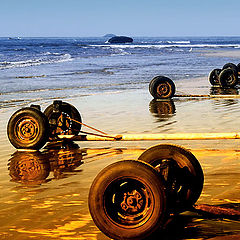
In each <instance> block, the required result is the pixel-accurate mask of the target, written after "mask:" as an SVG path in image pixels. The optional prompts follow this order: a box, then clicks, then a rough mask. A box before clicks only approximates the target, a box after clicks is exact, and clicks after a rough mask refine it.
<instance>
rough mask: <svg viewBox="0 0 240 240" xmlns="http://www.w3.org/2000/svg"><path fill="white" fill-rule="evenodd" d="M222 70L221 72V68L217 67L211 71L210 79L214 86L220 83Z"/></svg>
mask: <svg viewBox="0 0 240 240" xmlns="http://www.w3.org/2000/svg"><path fill="white" fill-rule="evenodd" d="M220 72H221V69H219V68H215V69H213V70H212V71H211V72H210V73H209V76H208V80H209V82H210V83H211V84H212V85H213V86H215V85H219V74H220Z"/></svg>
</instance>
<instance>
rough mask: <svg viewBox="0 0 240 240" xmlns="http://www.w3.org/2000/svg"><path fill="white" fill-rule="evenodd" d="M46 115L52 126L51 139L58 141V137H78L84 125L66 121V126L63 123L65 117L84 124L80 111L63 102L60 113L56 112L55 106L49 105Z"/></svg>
mask: <svg viewBox="0 0 240 240" xmlns="http://www.w3.org/2000/svg"><path fill="white" fill-rule="evenodd" d="M44 114H45V115H46V116H47V118H48V120H49V124H50V139H51V140H53V139H57V136H58V135H78V133H79V132H80V130H81V127H82V125H81V124H79V123H77V122H75V121H72V120H69V119H68V118H67V119H66V122H65V123H66V124H62V123H63V121H62V120H63V117H64V116H65V117H69V118H71V119H74V120H76V121H78V122H82V118H81V115H80V113H79V112H78V110H77V109H76V108H75V107H74V106H72V105H71V104H69V103H66V102H61V103H60V110H59V112H54V104H51V105H49V106H48V107H47V108H46V109H45V111H44Z"/></svg>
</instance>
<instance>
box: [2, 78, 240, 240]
mask: <svg viewBox="0 0 240 240" xmlns="http://www.w3.org/2000/svg"><path fill="white" fill-rule="evenodd" d="M176 86H177V93H179V94H182V93H186V94H189V93H192V94H209V93H211V91H212V89H211V86H210V85H209V83H208V81H207V76H206V78H196V79H190V80H189V81H188V84H187V85H186V82H184V81H178V82H176ZM236 91H238V90H236ZM63 100H64V101H66V102H69V103H71V104H72V105H74V106H75V107H76V108H77V109H78V110H79V112H80V113H81V115H82V118H83V122H85V123H87V124H89V125H92V126H95V127H97V128H99V129H101V130H103V131H106V132H107V133H109V134H115V133H119V134H124V133H177V132H180V133H184V132H238V131H239V129H238V122H239V121H238V119H239V118H240V113H239V107H240V100H239V99H184V98H175V99H173V100H172V101H165V102H162V101H160V102H154V101H152V97H151V95H150V94H149V93H148V85H147V84H146V85H145V87H144V88H143V89H139V90H129V91H123V92H121V91H119V92H117V93H116V92H108V93H105V94H95V95H92V96H85V97H79V98H66V99H63ZM37 103H38V104H41V107H42V110H44V109H45V108H46V107H47V106H48V105H49V104H50V103H51V101H41V102H37ZM17 109H18V108H17V107H12V108H7V109H2V110H1V119H0V169H1V175H0V189H1V195H0V209H1V210H0V239H14V240H22V239H39V240H40V239H41V240H45V239H48V240H49V239H62V240H72V239H81V240H84V239H86V240H94V239H98V240H105V239H108V238H107V237H106V236H105V235H104V234H103V233H101V232H100V231H99V230H98V229H97V227H96V226H95V225H94V223H93V221H92V219H91V216H90V214H89V211H88V191H89V187H90V185H91V183H92V181H93V179H94V178H95V176H96V175H97V174H98V172H99V171H100V170H101V169H103V168H104V167H105V166H107V165H109V164H110V163H113V162H116V161H120V160H124V159H135V160H136V159H137V158H138V156H139V155H140V154H141V153H142V152H143V151H144V150H145V149H147V148H148V147H150V146H153V145H156V144H160V143H166V141H146V142H144V141H141V142H76V144H77V145H78V148H72V147H71V146H70V147H69V148H65V149H61V148H58V147H55V148H53V146H50V147H49V149H46V147H45V148H44V149H42V150H41V151H40V152H22V151H16V149H14V148H13V147H12V146H11V144H10V143H9V141H8V139H7V135H6V126H7V122H8V119H9V118H10V116H11V114H12V113H13V112H14V111H16V110H17ZM163 109H165V111H163ZM167 143H174V144H178V145H181V146H183V147H185V148H187V149H189V150H190V151H191V152H192V153H193V154H194V155H195V156H196V158H197V159H198V160H199V162H200V164H201V166H202V168H203V171H204V176H205V182H204V189H203V192H202V194H201V197H200V199H199V200H198V202H197V204H211V205H222V206H225V207H230V208H234V209H236V210H240V197H239V196H240V181H239V174H240V162H239V158H240V155H239V140H205V141H200V140H191V141H190V140H189V141H187V140H185V141H180V140H178V141H173V140H172V141H167ZM38 165H40V166H42V167H41V169H42V170H41V171H40V172H39V168H38V167H37V166H38ZM19 169H22V171H19ZM19 175H20V176H19ZM20 179H21V180H20ZM31 179H32V180H31ZM34 179H35V180H34ZM173 229H174V231H173ZM239 229H240V222H239V221H237V220H234V219H227V218H226V219H225V218H223V219H218V218H208V217H206V216H202V215H198V214H196V213H191V212H185V213H183V214H181V215H180V216H178V217H177V218H176V220H175V222H174V223H173V224H171V225H170V226H169V228H167V230H166V231H165V232H164V233H162V238H161V239H179V240H180V239H214V238H215V237H220V236H225V237H227V236H231V235H237V234H240V230H239ZM173 232H174V233H175V234H174V233H173ZM169 236H171V238H169ZM152 239H155V238H152ZM156 239H159V238H157V237H156ZM216 239H218V238H216ZM223 239H228V238H223ZM236 239H237V238H236Z"/></svg>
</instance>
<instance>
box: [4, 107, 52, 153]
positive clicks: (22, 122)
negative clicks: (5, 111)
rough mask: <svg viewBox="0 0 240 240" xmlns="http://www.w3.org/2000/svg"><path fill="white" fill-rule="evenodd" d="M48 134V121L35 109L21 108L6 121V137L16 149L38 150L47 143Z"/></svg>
mask: <svg viewBox="0 0 240 240" xmlns="http://www.w3.org/2000/svg"><path fill="white" fill-rule="evenodd" d="M48 133H49V124H48V119H47V118H46V116H45V115H44V114H43V113H42V112H41V111H39V110H38V109H36V108H31V107H27V108H22V109H20V110H18V111H16V112H15V113H14V114H13V115H12V116H11V118H10V119H9V121H8V126H7V135H8V138H9V141H10V142H11V144H12V145H13V146H14V147H15V148H17V149H35V150H37V149H40V148H41V147H43V146H44V145H45V143H46V142H47V141H48V136H49V135H48Z"/></svg>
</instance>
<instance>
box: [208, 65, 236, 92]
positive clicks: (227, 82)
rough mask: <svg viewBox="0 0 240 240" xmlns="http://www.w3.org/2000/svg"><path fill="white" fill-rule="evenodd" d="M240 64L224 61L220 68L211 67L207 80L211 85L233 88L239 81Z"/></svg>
mask: <svg viewBox="0 0 240 240" xmlns="http://www.w3.org/2000/svg"><path fill="white" fill-rule="evenodd" d="M239 72H240V64H238V65H235V64H234V63H226V64H225V65H224V66H223V68H222V69H218V68H216V69H213V70H212V71H211V72H210V73H209V77H208V80H209V82H210V83H211V85H213V86H217V85H218V86H220V87H222V88H233V87H235V86H236V85H237V84H238V83H239Z"/></svg>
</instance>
